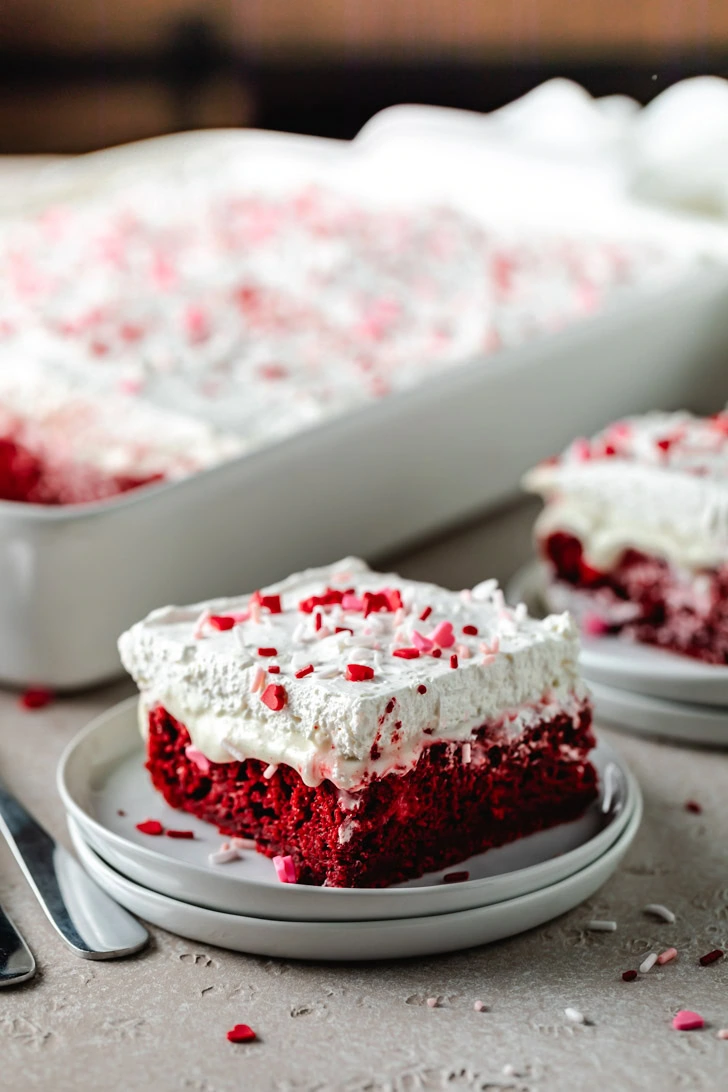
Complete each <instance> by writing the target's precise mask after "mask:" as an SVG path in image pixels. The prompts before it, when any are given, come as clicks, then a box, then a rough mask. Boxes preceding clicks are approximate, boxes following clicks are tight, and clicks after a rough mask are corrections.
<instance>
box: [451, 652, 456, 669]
mask: <svg viewBox="0 0 728 1092" xmlns="http://www.w3.org/2000/svg"><path fill="white" fill-rule="evenodd" d="M457 666H458V658H457V656H456V655H455V653H453V654H452V656H451V657H450V667H457Z"/></svg>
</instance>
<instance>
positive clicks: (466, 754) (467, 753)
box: [463, 743, 473, 766]
mask: <svg viewBox="0 0 728 1092" xmlns="http://www.w3.org/2000/svg"><path fill="white" fill-rule="evenodd" d="M472 757H473V749H472V746H471V744H469V743H463V766H467V765H469V763H470V760H471V759H472Z"/></svg>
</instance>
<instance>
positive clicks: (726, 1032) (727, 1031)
mask: <svg viewBox="0 0 728 1092" xmlns="http://www.w3.org/2000/svg"><path fill="white" fill-rule="evenodd" d="M715 1037H716V1039H728V1028H721V1029H720V1031H716V1033H715Z"/></svg>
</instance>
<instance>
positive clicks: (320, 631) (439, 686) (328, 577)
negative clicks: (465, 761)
mask: <svg viewBox="0 0 728 1092" xmlns="http://www.w3.org/2000/svg"><path fill="white" fill-rule="evenodd" d="M400 604H401V605H400ZM221 626H222V627H225V628H220V627H221ZM119 649H120V652H121V658H122V660H123V662H124V666H125V667H126V668H127V670H128V671H129V672H130V673H131V674H132V675H133V677H134V679H135V680H136V682H137V684H138V686H139V688H140V691H141V708H142V723H143V724H144V723H145V716H144V711H145V710H146V709H149V708H152V707H154V706H156V705H162V706H163V707H164V708H165V709H167V710H168V712H170V713H171V714H172V716H174V717H175V718H176V719H178V720H179V721H181V722H182V723H183V724H184V725H185V726H186V727H187V729H188V731H189V733H190V736H191V738H192V742H193V744H194V746H195V747H196V748H197V749H198V750H199V751H200V752H202V754H203V755H204V756H205V757H206V758H208V759H210V760H211V761H213V762H226V761H230V760H232V759H237V760H239V761H243V760H245V759H247V758H255V759H259V760H260V761H263V762H266V763H269V764H271V765H275V764H277V763H286V764H287V765H289V766H292V767H293V768H294V769H296V770H297V771H298V772H299V774H300V775H301V777H302V779H303V780H304V782H305V783H306V784H308V785H316V784H319V783H320V782H321V781H322V780H323V779H324V778H328V779H329V780H331V781H332V782H333V783H334V784H335V785H336V786H338V787H339V788H340V789H341V790H344V791H355V790H356V789H357V788H360V787H362V785H364V784H365V783H366V782H367V781H368V780H369V779H370V778H371V777H373V776H375V775H377V774H378V775H382V774H385V773H390V772H400V773H403V772H405V771H406V770H407V769H409V768H411V766H412V765H414V764H415V763H416V761H417V759H418V757H419V755H420V753H421V751H422V749H423V748H424V747H425V746H427V745H428V743H431V742H434V741H436V740H451V741H458V740H460V741H462V740H466V739H468V737H469V736H470V735H471V734H472V732H473V731H474V730H475V729H477V728H479V727H481V726H482V725H484V724H486V723H490V724H493V725H494V726H495V727H497V730H498V731H500V732H501V733H505V734H506V735H507V736H509V738H512V737H513V736H514V735H516V736H517V735H519V734H520V733H522V732H523V731H524V730H525V728H526V727H527V726H528V725H529V724H532V723H535V722H536V721H537V720H540V719H543V718H544V717H548V716H553V715H556V714H557V713H558V712H559V711H561V710H563V709H567V710H568V711H569V713H570V714H573V715H576V711H577V709H578V707H579V706H580V705H581V704H583V702H584V700H585V696H586V695H585V690H584V689H583V687H582V685H581V683H580V681H579V678H578V673H577V667H576V660H577V655H578V639H577V634H576V630H575V628H574V625H573V623H572V621H571V620H570V618H569V616H568V615H560V616H551V617H548V618H546V619H544V620H543V621H536V620H535V619H533V618H530V617H528V615H527V614H526V610H525V607H524V606H523V605H520V606H518V607H516V608H515V609H510V608H509V607H507V606H506V604H505V602H504V599H503V594H502V592H501V591H500V589H499V588H498V587H497V585H496V583H495V581H486V582H484V583H483V584H480V585H479V586H478V587H476V588H474V589H473V590H472V592H471V591H465V592H461V593H456V592H451V591H446V590H445V589H443V588H439V587H437V586H435V585H433V584H425V583H418V582H414V581H409V580H402V579H401V578H400V577H398V576H396V575H392V574H389V575H385V574H381V573H375V572H372V571H370V570H369V569H368V568H367V566H366V565H365V564H364V563H363V562H362V561H360V560H358V559H356V558H346V559H344V560H343V561H340V562H338V563H336V564H334V565H330V566H326V567H324V568H321V569H312V570H309V571H306V572H303V573H299V574H296V575H294V576H291V577H289V578H288V579H287V580H284V581H281V582H280V583H278V584H274V585H271V586H270V587H269V588H266V589H265V590H264V591H263V592H258V593H255V594H254V595H253V596H242V597H240V598H235V599H221V600H214V601H212V602H209V603H203V604H196V605H194V606H190V607H165V608H163V609H161V610H157V611H154V612H153V613H152V614H150V615H149V616H148V617H147V618H146V619H145V620H144V621H142V622H139V623H137V624H136V625H135V626H133V627H132V628H131V629H130V630H128V631H127V632H126V633H125V634H123V635H122V637H121V638H120V641H119ZM276 669H277V670H276Z"/></svg>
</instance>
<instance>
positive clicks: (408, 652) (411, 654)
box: [392, 648, 420, 660]
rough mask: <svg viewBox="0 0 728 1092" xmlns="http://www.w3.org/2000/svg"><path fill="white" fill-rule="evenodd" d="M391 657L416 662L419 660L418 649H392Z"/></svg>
mask: <svg viewBox="0 0 728 1092" xmlns="http://www.w3.org/2000/svg"><path fill="white" fill-rule="evenodd" d="M392 655H393V656H399V657H400V659H402V660H417V659H419V655H420V650H419V648H393V649H392Z"/></svg>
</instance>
